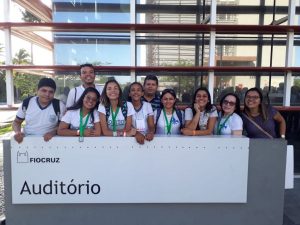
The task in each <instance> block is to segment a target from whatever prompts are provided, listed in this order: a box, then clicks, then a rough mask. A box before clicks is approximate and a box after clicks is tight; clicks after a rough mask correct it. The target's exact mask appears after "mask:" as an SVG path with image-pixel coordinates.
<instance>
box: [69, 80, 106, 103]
mask: <svg viewBox="0 0 300 225" xmlns="http://www.w3.org/2000/svg"><path fill="white" fill-rule="evenodd" d="M95 88H96V89H97V90H98V92H99V94H100V95H101V93H102V90H103V87H102V86H100V85H97V84H95ZM84 90H85V88H84V87H83V85H80V86H78V87H75V88H72V89H71V90H70V92H69V94H68V98H67V103H66V107H71V106H72V105H74V103H75V102H76V101H78V99H79V98H80V97H81V95H82V93H83V92H84ZM75 95H76V99H75Z"/></svg>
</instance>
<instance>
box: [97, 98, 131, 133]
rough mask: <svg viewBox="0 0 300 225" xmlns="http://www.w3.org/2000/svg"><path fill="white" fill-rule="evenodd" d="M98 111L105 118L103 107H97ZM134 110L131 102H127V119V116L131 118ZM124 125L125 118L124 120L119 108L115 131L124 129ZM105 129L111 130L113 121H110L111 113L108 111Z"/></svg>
mask: <svg viewBox="0 0 300 225" xmlns="http://www.w3.org/2000/svg"><path fill="white" fill-rule="evenodd" d="M98 111H99V112H100V113H103V114H104V115H105V116H106V110H105V106H104V105H102V104H100V105H99V107H98ZM134 112H135V111H134V108H133V105H132V103H131V102H127V117H128V116H132V115H133V114H134ZM125 124H126V118H124V116H123V113H122V110H121V108H120V109H119V112H118V114H117V116H116V129H117V130H123V129H124V128H125ZM107 127H108V129H110V130H113V121H112V113H111V111H110V113H109V117H108V120H107Z"/></svg>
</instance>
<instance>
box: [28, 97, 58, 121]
mask: <svg viewBox="0 0 300 225" xmlns="http://www.w3.org/2000/svg"><path fill="white" fill-rule="evenodd" d="M32 97H33V96H29V97H28V98H25V99H24V101H23V103H22V110H23V112H24V113H26V110H27V108H28V105H29V101H30V99H31V98H32ZM59 102H60V101H59V100H58V99H56V98H53V99H52V106H53V109H54V112H55V114H56V116H57V117H58V118H59V115H60V107H59Z"/></svg>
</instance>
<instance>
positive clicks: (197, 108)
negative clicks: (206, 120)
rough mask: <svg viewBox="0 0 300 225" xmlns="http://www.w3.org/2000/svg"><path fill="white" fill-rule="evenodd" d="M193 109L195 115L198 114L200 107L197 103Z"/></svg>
mask: <svg viewBox="0 0 300 225" xmlns="http://www.w3.org/2000/svg"><path fill="white" fill-rule="evenodd" d="M194 109H195V110H196V113H199V112H200V107H199V104H198V103H194Z"/></svg>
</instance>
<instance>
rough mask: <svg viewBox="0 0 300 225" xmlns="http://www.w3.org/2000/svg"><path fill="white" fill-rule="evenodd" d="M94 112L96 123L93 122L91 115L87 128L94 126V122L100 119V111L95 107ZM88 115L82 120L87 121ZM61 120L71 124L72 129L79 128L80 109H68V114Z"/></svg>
mask: <svg viewBox="0 0 300 225" xmlns="http://www.w3.org/2000/svg"><path fill="white" fill-rule="evenodd" d="M93 114H94V123H92V117H91V115H90V117H89V120H88V122H87V124H86V128H94V124H95V123H98V122H99V121H100V117H99V112H98V111H97V110H96V109H95V110H94V111H93ZM86 118H87V115H86V116H85V117H83V118H82V122H83V123H85V120H86ZM61 121H63V122H65V123H67V124H70V129H72V130H79V128H80V109H76V110H68V111H67V112H66V114H65V115H64V116H63V118H62V119H61Z"/></svg>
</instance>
